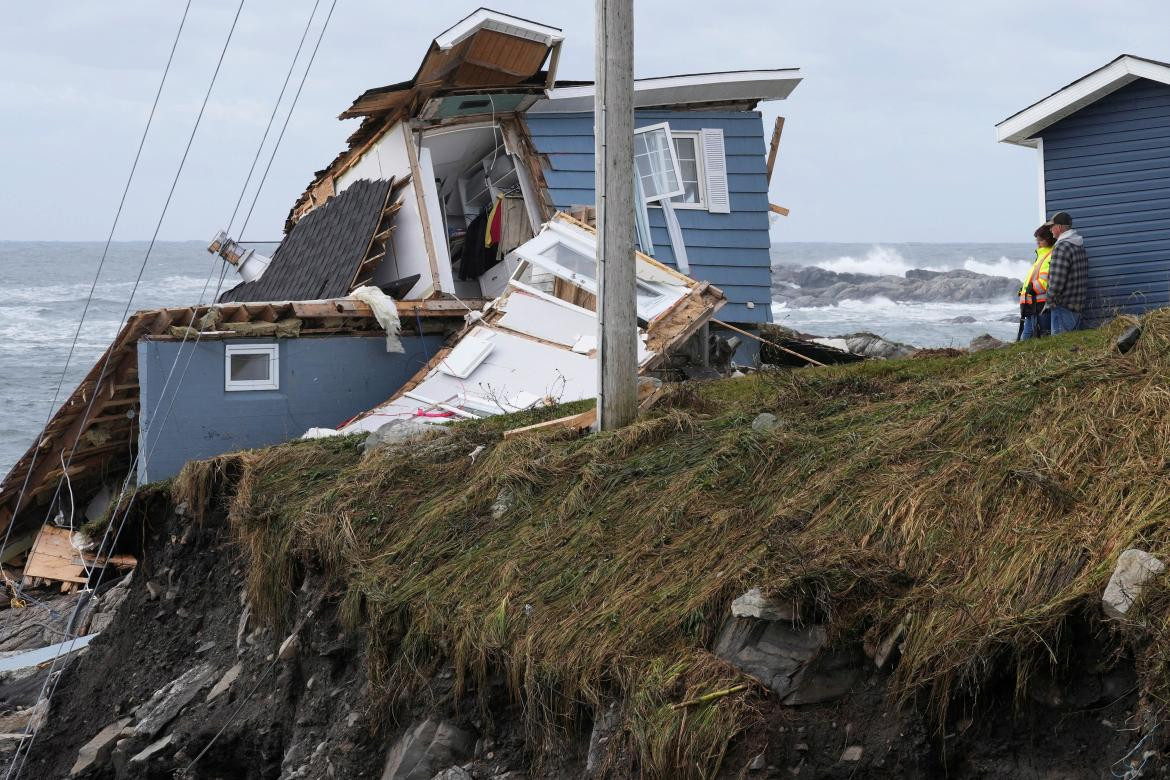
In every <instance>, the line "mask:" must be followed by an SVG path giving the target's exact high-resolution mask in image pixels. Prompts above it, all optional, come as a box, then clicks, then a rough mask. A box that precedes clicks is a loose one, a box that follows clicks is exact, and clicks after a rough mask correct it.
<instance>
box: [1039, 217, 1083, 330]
mask: <svg viewBox="0 0 1170 780" xmlns="http://www.w3.org/2000/svg"><path fill="white" fill-rule="evenodd" d="M1045 224H1046V225H1049V226H1050V227H1051V228H1052V235H1054V236H1056V244H1055V245H1054V246H1053V247H1052V254H1051V255H1050V257H1049V268H1048V303H1047V304H1046V305H1045V307H1044V308H1045V309H1048V310H1049V311H1050V314H1051V317H1052V335H1053V336H1055V335H1057V334H1059V333H1065V332H1067V331H1070V330H1076V329H1077V327H1079V326H1080V324H1081V312H1082V311H1084V308H1085V290H1086V288H1087V287H1088V283H1089V278H1088V277H1089V257H1088V255H1086V254H1085V240H1084V239H1083V238H1081V235H1080V233H1078V232H1077V231H1075V230H1073V228H1072V217H1071V216H1069V213H1068V212H1067V211H1058V212H1056V213H1055V214H1053V215H1052V219H1050V220H1048V222H1046V223H1045Z"/></svg>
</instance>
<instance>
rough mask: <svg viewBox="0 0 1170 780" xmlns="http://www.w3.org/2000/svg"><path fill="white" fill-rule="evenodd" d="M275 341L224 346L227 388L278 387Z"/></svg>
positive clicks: (272, 388) (229, 389)
mask: <svg viewBox="0 0 1170 780" xmlns="http://www.w3.org/2000/svg"><path fill="white" fill-rule="evenodd" d="M279 349H280V348H279V347H278V346H277V345H276V344H229V345H226V346H225V347H224V385H223V389H224V390H227V391H229V392H230V391H239V390H277V389H279V388H280V351H279Z"/></svg>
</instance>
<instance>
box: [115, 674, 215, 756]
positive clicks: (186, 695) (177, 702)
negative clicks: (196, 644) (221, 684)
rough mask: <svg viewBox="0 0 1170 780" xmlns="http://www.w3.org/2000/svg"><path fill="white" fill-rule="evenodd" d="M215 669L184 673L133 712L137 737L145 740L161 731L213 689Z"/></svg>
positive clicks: (135, 735)
mask: <svg viewBox="0 0 1170 780" xmlns="http://www.w3.org/2000/svg"><path fill="white" fill-rule="evenodd" d="M214 675H215V669H214V667H212V666H211V664H203V665H201V666H196V667H194V668H193V669H190V670H188V671H187V672H185V673H183V674H182V675H180V676H179V677H177V678H176V679H174V680H173V681H171V683H170V684H168V685H164V686H163V687H162V688H160V689H159V690H157V691H155V693H154V695H153V696H151V697H150V700H149V701H147V702H146V703H145V704H143V705H141V706H140V707H138V709H136V710H135V711H134V714H135V715H136V716H137V717H138V723H137V725H135V727H134V737H135V738H136V739H141V740H146V739H150V738H151V737H153V736H154V735H155V734H158V733H159V732H160V731H162V730H163V729H164V728H165V727H166V725H167V724H168V723H170V722H171V721H172V720H174V719H175V717H176V716H177V715H178V714H179V712H181V711H182V709H183V708H184V707H186V706H187V705H188V704H190V703H191V701H192V700H193V699H194V698H195V697H196V696H198V695H199V694H200V693H201V692H202V691H204V690H205V689H206V688H207V687H208V686H210V685H211V681H212V679H213V678H214Z"/></svg>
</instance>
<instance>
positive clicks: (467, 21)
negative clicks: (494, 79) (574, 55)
mask: <svg viewBox="0 0 1170 780" xmlns="http://www.w3.org/2000/svg"><path fill="white" fill-rule="evenodd" d="M480 30H493V31H495V32H499V33H504V34H505V35H511V36H513V37H516V38H523V39H525V40H529V41H539V42H540V43H543V44H544V45H545V46H552V45H553V44H554V43H560V42H561V41H563V40H564V39H565V36H564V34H563V33H562V32H561V31H560V29H559V28H557V27H549V26H548V25H545V24H539V23H537V22H532V21H529V20H527V19H521V18H520V17H518V16H511V15H509V14H504V13H500V12H499V11H493V10H491V9H490V8H480V9H479V10H477V11H475V12H473V13H472V14H471V15H470V16H467V17H466V18H464V19H463V20H462V21H460V22H458V23H457V24H456V25H455V26H454V27H451V28H450V29H448V30H446V31H444V32H443V33H442V34H441V35H439V37H438V38H435V45H437V46H438V47H439V49H441V50H442V51H447V50H448V49H450V48H452V47H454V46H458V45H459V44H460V43H462V42H463V41H465V40H467V39H468V38H470V37H471V36H472V35H475V34H476V33H477V32H479V31H480Z"/></svg>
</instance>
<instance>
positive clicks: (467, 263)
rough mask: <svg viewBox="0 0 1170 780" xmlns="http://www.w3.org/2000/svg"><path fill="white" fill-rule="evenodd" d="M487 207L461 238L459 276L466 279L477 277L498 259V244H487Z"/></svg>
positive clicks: (472, 221)
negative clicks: (461, 250) (461, 253)
mask: <svg viewBox="0 0 1170 780" xmlns="http://www.w3.org/2000/svg"><path fill="white" fill-rule="evenodd" d="M488 215H489V211H488V208H487V207H486V206H485V207H484V208H483V210H482V211H480V212H479V214H477V215H476V217H475V219H473V220H471V224H470V225H468V226H467V235H466V236H465V237H464V239H463V256H462V257H461V258H460V260H459V278H460V279H462V280H464V281H467V280H469V279H477V278H479V277H480V276H482V275H483V272H484V271H486V270H487V269H489V268H491V267H492V266H493V265H495V264H496V263H498V262H499V261H500V253H499V251H498V246H497V245H496V244H492V245H491V246H490V247H489V246H488V245H487V235H488Z"/></svg>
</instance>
